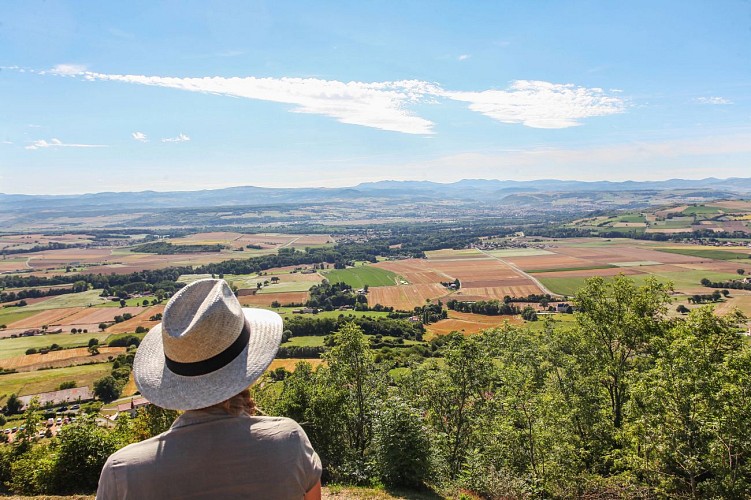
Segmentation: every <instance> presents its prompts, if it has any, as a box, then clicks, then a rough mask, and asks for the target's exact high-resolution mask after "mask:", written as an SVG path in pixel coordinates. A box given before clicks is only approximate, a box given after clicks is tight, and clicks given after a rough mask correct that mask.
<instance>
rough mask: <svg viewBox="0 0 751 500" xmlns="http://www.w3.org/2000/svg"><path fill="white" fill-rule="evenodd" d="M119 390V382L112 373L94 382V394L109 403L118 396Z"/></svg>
mask: <svg viewBox="0 0 751 500" xmlns="http://www.w3.org/2000/svg"><path fill="white" fill-rule="evenodd" d="M121 390H122V388H121V387H120V384H119V383H118V382H117V380H115V378H114V377H113V376H112V375H107V376H106V377H102V378H100V379H99V380H97V381H96V382H94V395H95V396H96V397H98V398H99V399H101V400H102V401H104V402H105V403H110V402H112V401H114V400H116V399H117V398H119V397H120V391H121Z"/></svg>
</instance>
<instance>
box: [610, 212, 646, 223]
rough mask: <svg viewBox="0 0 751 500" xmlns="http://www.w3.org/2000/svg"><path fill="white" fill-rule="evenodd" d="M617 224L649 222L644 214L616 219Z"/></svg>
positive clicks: (622, 216) (627, 215)
mask: <svg viewBox="0 0 751 500" xmlns="http://www.w3.org/2000/svg"><path fill="white" fill-rule="evenodd" d="M615 220H616V222H647V219H646V217H644V216H643V215H642V214H626V215H621V216H618V217H616V218H615Z"/></svg>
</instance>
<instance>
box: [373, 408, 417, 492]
mask: <svg viewBox="0 0 751 500" xmlns="http://www.w3.org/2000/svg"><path fill="white" fill-rule="evenodd" d="M374 444H375V450H376V461H377V463H378V472H379V474H380V476H381V479H382V481H383V482H384V484H386V485H388V486H407V487H419V486H421V485H422V484H423V482H424V481H425V479H427V478H428V476H429V474H430V441H429V439H428V433H427V430H426V429H425V427H424V426H423V424H422V418H421V416H420V413H419V412H418V411H417V410H415V409H414V408H412V407H411V406H409V405H408V404H407V403H405V402H404V401H402V400H401V399H400V398H391V399H390V400H389V401H387V402H386V403H385V404H384V405H383V410H381V412H380V413H379V415H378V420H377V426H376V433H375V442H374Z"/></svg>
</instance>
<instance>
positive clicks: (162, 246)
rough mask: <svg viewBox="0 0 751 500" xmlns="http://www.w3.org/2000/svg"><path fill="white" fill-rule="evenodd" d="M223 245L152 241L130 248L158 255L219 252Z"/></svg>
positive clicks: (134, 250)
mask: <svg viewBox="0 0 751 500" xmlns="http://www.w3.org/2000/svg"><path fill="white" fill-rule="evenodd" d="M224 248H225V247H224V245H219V244H216V245H175V244H173V243H169V242H167V241H154V242H151V243H144V244H143V245H137V246H134V247H133V248H132V249H131V250H132V251H133V252H140V253H155V254H158V255H173V254H181V253H201V252H221V251H222V250H223V249H224Z"/></svg>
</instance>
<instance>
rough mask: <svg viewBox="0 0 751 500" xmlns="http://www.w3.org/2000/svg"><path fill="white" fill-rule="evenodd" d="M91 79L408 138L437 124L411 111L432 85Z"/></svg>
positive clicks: (100, 76) (311, 80)
mask: <svg viewBox="0 0 751 500" xmlns="http://www.w3.org/2000/svg"><path fill="white" fill-rule="evenodd" d="M83 76H84V77H85V78H86V79H87V80H104V81H117V82H125V83H135V84H140V85H153V86H157V87H168V88H174V89H180V90H187V91H191V92H202V93H207V94H217V95H225V96H233V97H243V98H247V99H259V100H263V101H273V102H280V103H286V104H292V105H294V106H295V107H294V108H293V109H292V111H293V112H296V113H310V114H318V115H324V116H329V117H332V118H335V119H336V120H338V121H340V122H342V123H347V124H351V125H362V126H365V127H373V128H377V129H381V130H392V131H395V132H403V133H407V134H431V133H432V127H433V123H432V122H431V121H429V120H426V119H424V118H421V117H419V116H415V115H414V114H412V113H411V112H409V111H408V110H407V109H405V108H406V106H407V105H408V104H413V103H416V102H421V101H422V100H423V97H424V96H425V95H426V94H429V93H431V89H435V88H436V87H435V86H434V85H432V84H429V83H427V82H421V81H416V80H405V81H397V82H374V83H363V82H346V83H345V82H339V81H335V80H320V79H317V78H255V77H244V78H239V77H235V78H224V77H205V78H173V77H160V76H140V75H109V74H101V73H92V72H86V73H84V75H83Z"/></svg>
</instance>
